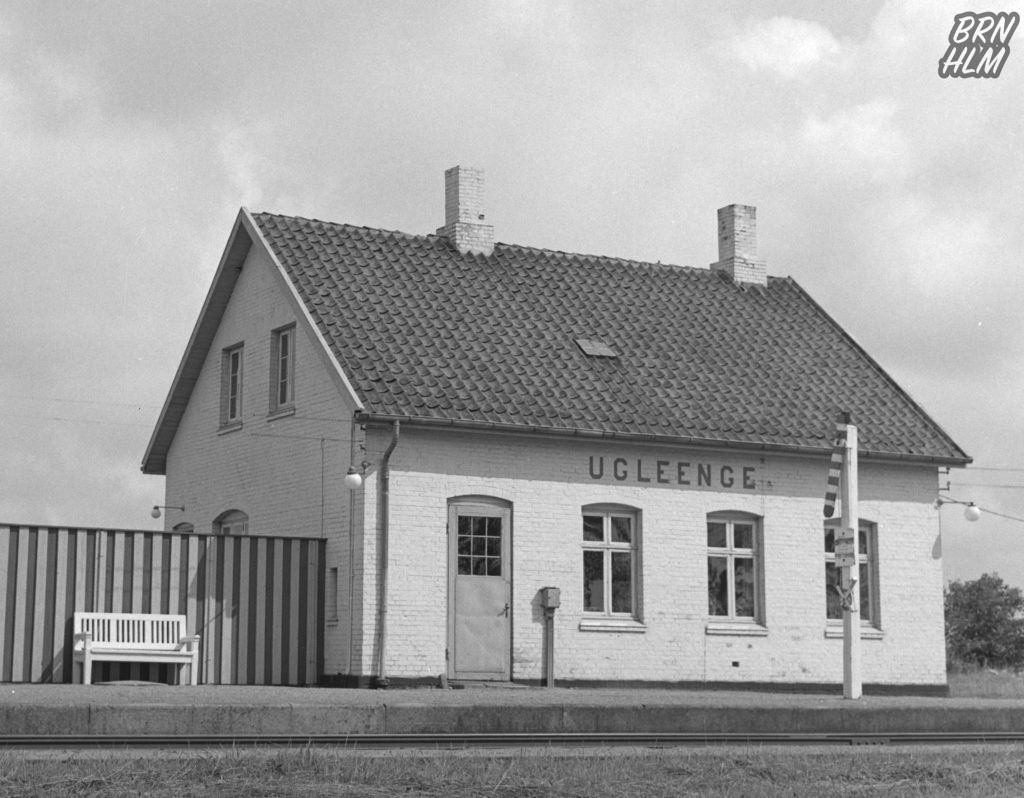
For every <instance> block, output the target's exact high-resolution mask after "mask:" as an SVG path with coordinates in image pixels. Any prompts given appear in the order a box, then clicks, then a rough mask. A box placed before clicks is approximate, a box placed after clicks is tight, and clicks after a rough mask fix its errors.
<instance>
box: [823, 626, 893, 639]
mask: <svg viewBox="0 0 1024 798" xmlns="http://www.w3.org/2000/svg"><path fill="white" fill-rule="evenodd" d="M825 637H826V638H839V639H842V637H843V625H842V624H841V623H839V624H833V623H830V624H829V625H828V626H826V627H825ZM884 637H885V632H884V631H882V630H881V629H879V628H878V627H877V626H864V625H861V627H860V639H861V640H881V639H883V638H884Z"/></svg>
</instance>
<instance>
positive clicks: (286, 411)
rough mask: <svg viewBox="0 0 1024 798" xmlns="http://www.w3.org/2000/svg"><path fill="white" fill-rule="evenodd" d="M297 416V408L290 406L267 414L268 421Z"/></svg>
mask: <svg viewBox="0 0 1024 798" xmlns="http://www.w3.org/2000/svg"><path fill="white" fill-rule="evenodd" d="M294 415H295V406H294V405H288V406H287V407H279V408H278V409H277V410H274V411H272V412H270V413H268V414H267V421H277V420H278V419H279V418H287V417H288V416H294Z"/></svg>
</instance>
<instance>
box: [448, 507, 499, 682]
mask: <svg viewBox="0 0 1024 798" xmlns="http://www.w3.org/2000/svg"><path fill="white" fill-rule="evenodd" d="M511 515H512V514H511V511H510V510H509V508H508V507H506V506H502V505H499V504H489V503H484V502H478V501H472V502H470V501H467V502H453V503H452V504H451V506H450V508H449V513H448V574H449V577H448V676H449V677H450V678H453V679H480V680H494V681H500V680H507V679H509V678H511V665H510V658H511V646H512V637H511V630H512V609H511V600H512V569H511V561H510V558H509V550H510V533H511V528H510V526H511V523H510V522H511Z"/></svg>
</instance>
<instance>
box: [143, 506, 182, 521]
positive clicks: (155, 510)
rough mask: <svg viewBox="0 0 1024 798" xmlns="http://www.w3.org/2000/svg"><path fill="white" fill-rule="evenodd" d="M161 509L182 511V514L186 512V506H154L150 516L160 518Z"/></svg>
mask: <svg viewBox="0 0 1024 798" xmlns="http://www.w3.org/2000/svg"><path fill="white" fill-rule="evenodd" d="M161 508H163V509H164V510H181V511H182V512H185V506H184V505H182V506H181V507H175V506H174V505H173V504H154V505H153V509H152V510H150V511H149V514H150V515H151V516H153V517H154V518H159V517H160V510H161Z"/></svg>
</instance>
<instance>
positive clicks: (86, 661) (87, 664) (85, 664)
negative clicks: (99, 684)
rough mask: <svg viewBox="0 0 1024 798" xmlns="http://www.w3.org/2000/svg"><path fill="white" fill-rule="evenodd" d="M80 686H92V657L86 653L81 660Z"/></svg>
mask: <svg viewBox="0 0 1024 798" xmlns="http://www.w3.org/2000/svg"><path fill="white" fill-rule="evenodd" d="M82 684H92V657H90V656H89V652H88V651H86V653H85V656H84V657H83V658H82Z"/></svg>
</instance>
